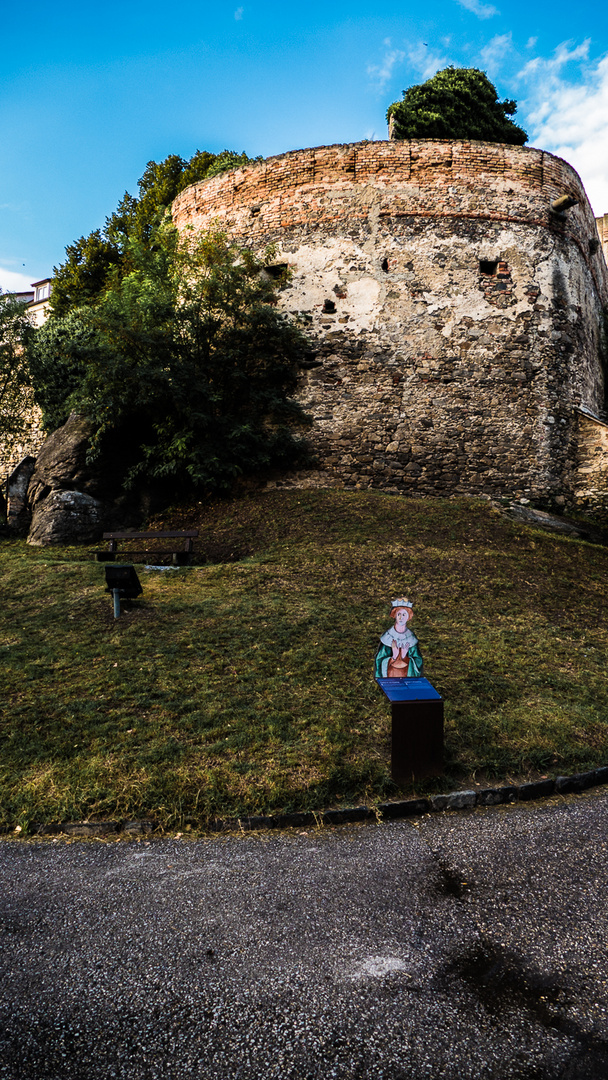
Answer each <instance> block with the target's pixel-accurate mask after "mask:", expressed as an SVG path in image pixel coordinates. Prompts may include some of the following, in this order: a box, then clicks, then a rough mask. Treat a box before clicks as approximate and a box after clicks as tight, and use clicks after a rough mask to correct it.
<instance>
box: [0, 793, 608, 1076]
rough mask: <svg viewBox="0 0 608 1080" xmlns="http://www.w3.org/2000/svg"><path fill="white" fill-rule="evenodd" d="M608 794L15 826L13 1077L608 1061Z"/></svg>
mask: <svg viewBox="0 0 608 1080" xmlns="http://www.w3.org/2000/svg"><path fill="white" fill-rule="evenodd" d="M607 836H608V795H607V794H605V793H600V794H597V793H596V794H590V795H587V796H585V797H579V798H572V799H569V800H563V801H560V802H558V801H557V800H554V801H552V802H549V803H546V804H544V805H535V806H531V805H529V804H527V805H525V806H524V805H519V806H514V807H504V808H495V809H492V810H484V811H471V812H467V813H461V814H449V815H435V816H428V817H426V818H423V819H420V820H419V821H418V822H416V823H412V822H398V823H393V824H386V825H380V826H376V825H365V826H360V827H349V828H340V829H336V830H329V829H326V830H322V831H321V832H318V833H316V832H308V833H305V834H298V833H294V834H290V835H287V834H282V835H273V834H266V835H263V836H262V835H260V836H247V837H242V838H239V837H237V838H213V839H208V840H199V841H196V842H188V841H185V840H162V841H152V842H149V843H148V842H145V841H143V840H142V841H139V842H135V841H130V842H125V841H120V842H111V843H93V842H88V843H81V842H77V843H65V842H59V843H51V842H45V843H33V844H32V843H27V844H24V843H17V842H10V841H9V842H4V843H2V844H0V890H1V900H0V923H1V935H2V936H1V939H0V940H1V943H2V961H1V968H0V1077H2V1078H3V1080H4V1078H10V1080H13V1078H23V1080H56V1078H57V1080H59V1078H61V1080H74V1078H77V1080H109V1078H114V1077H117V1078H121V1080H122V1078H125V1080H140V1078H141V1080H144V1078H145V1080H152V1078H158V1080H161V1078H162V1080H182V1078H186V1077H196V1078H201V1080H228V1078H230V1080H253V1078H256V1080H267V1078H268V1080H269V1078H276V1080H329V1078H337V1080H380V1078H385V1080H422V1078H425V1080H427V1078H431V1080H437V1078H446V1080H477V1078H484V1080H486V1078H487V1080H505V1078H507V1077H518V1078H520V1080H554V1078H558V1077H559V1078H564V1080H606V1078H607V1077H608V1015H607V1007H608V992H607V972H608V963H607V939H608V904H607V901H608V888H607V886H608V860H607V858H606V853H607V839H606V838H607Z"/></svg>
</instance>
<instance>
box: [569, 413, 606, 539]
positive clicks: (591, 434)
mask: <svg viewBox="0 0 608 1080" xmlns="http://www.w3.org/2000/svg"><path fill="white" fill-rule="evenodd" d="M578 424H579V437H578V451H579V457H578V468H577V487H576V491H575V499H576V503H577V505H578V506H579V507H581V508H583V509H585V510H589V511H591V512H592V513H596V514H597V513H599V514H601V516H602V517H605V518H606V519H607V520H608V424H607V423H603V422H602V421H600V420H598V419H597V417H595V416H589V415H588V414H586V413H583V412H581V413H580V414H579V417H578Z"/></svg>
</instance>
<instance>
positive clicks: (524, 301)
mask: <svg viewBox="0 0 608 1080" xmlns="http://www.w3.org/2000/svg"><path fill="white" fill-rule="evenodd" d="M564 194H570V195H573V196H574V197H575V198H576V199H577V200H578V202H577V205H576V206H575V207H573V209H571V210H569V211H568V212H566V213H562V214H559V213H556V212H554V211H553V210H552V209H551V203H552V202H553V201H554V200H555V199H557V198H558V197H560V196H561V195H564ZM173 218H174V221H175V223H176V225H177V227H178V228H179V229H180V230H185V229H187V228H188V227H190V226H192V227H193V228H195V229H202V228H206V227H208V226H209V225H211V224H212V223H214V222H216V223H218V224H219V225H221V226H222V227H224V228H225V229H226V230H227V231H228V232H229V233H230V234H231V235H232V236H233V237H235V238H236V239H237V240H239V241H241V242H244V243H247V244H249V245H250V246H252V247H254V248H256V249H257V250H260V249H262V248H263V247H264V246H265V245H266V244H268V243H273V244H275V245H276V255H275V264H276V265H277V266H280V265H282V264H287V265H288V266H289V267H290V269H291V272H292V277H291V281H290V282H289V284H288V285H287V287H286V288H285V289H284V290H283V291H282V293H281V304H282V306H283V308H284V310H285V311H286V312H288V313H289V314H290V316H291V317H292V318H294V319H295V320H297V321H298V322H300V323H301V325H302V326H304V327H305V328H306V330H307V332H308V333H309V335H310V338H311V350H312V353H313V354H314V358H312V359H311V366H310V368H309V369H308V370H307V371H306V372H304V373H303V376H302V385H301V390H300V396H301V400H302V402H303V403H304V405H305V406H306V408H307V409H308V411H309V412H310V413H311V415H312V416H313V419H314V424H313V429H312V435H311V438H312V441H313V444H314V446H315V448H316V449H317V450H318V452H319V455H320V459H321V461H322V462H323V464H324V467H325V469H326V470H327V471H328V473H329V474H330V476H331V477H332V478H333V479H338V480H339V481H341V482H343V483H346V484H348V485H354V486H364V487H365V486H370V487H371V486H374V487H385V488H393V489H394V488H396V489H398V490H404V491H415V492H416V493H428V494H446V493H452V492H454V493H470V494H479V493H487V494H498V493H501V494H503V493H508V494H510V495H516V496H517V495H520V496H524V495H525V496H527V497H533V498H547V497H549V498H555V499H556V501H557V502H558V504H560V503H561V504H564V503H566V502H569V501H571V500H572V499H573V498H574V493H575V491H576V489H577V470H578V469H579V467H580V460H579V454H578V442H577V440H578V432H579V425H578V413H577V409H578V407H580V406H582V407H583V408H585V409H586V410H588V411H590V412H592V413H594V414H599V415H602V414H603V410H604V396H605V388H604V376H603V365H602V356H601V353H602V319H603V310H604V308H605V307H606V304H607V300H608V283H607V280H606V266H605V262H604V259H603V255H602V251H601V248H599V247H598V244H597V228H596V224H595V220H594V217H593V213H592V211H591V208H590V207H589V204H588V202H587V199H586V196H585V192H584V190H583V187H582V184H581V182H580V179H579V178H578V176H577V174H576V173H575V172H574V170H573V169H572V168H570V166H569V165H567V164H566V163H565V162H564V161H562V160H561V159H559V158H556V157H554V156H552V155H551V154H547V153H544V152H543V151H540V150H535V149H530V148H521V147H512V146H506V145H502V144H484V143H474V142H472V143H466V142H451V141H407V140H406V141H401V142H381V143H359V144H354V145H347V146H330V147H319V148H316V149H310V150H301V151H294V152H292V153H289V154H285V155H282V156H280V157H276V158H270V159H268V160H267V161H265V162H262V163H259V164H256V165H250V166H247V167H245V168H243V169H238V170H235V171H233V172H231V173H228V174H224V175H221V176H218V177H215V178H213V179H211V180H208V181H205V182H203V183H200V184H194V185H192V186H191V187H189V188H187V189H186V190H185V191H184V192H182V193H181V194H180V195H179V196H178V198H177V199H176V200H175V202H174V204H173Z"/></svg>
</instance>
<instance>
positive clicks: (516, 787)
mask: <svg viewBox="0 0 608 1080" xmlns="http://www.w3.org/2000/svg"><path fill="white" fill-rule="evenodd" d="M603 784H608V765H602V766H600V767H599V768H597V769H590V770H589V772H583V773H574V774H573V775H572V776H558V777H556V778H555V779H547V780H532V781H529V782H527V783H525V784H505V785H503V786H502V787H495V788H481V789H480V790H479V791H472V790H468V791H451V792H448V793H446V794H445V795H431V796H430V797H429V798H422V799H402V800H395V801H394V802H384V803H379V804H378V805H377V806H376V807H374V806H345V807H344V808H343V809H339V810H338V809H333V810H317V811H315V810H307V811H302V812H299V813H294V814H276V815H271V814H268V815H266V814H259V815H252V816H250V817H243V818H218V819H217V820H216V821H214V822H213V823H212V824H211V825H209V826H208V829H207V830H206V831H208V832H239V831H240V832H255V831H259V830H261V829H297V828H320V827H322V826H324V825H347V824H349V823H351V822H357V821H373V820H374V819H375V820H376V821H392V820H395V819H397V818H406V817H419V816H420V815H422V814H429V813H442V812H443V811H446V810H452V811H456V810H473V809H474V808H475V807H477V806H480V807H481V806H485V807H488V806H505V805H507V804H509V803H511V804H512V803H515V802H529V801H530V800H532V799H545V798H547V797H548V796H550V795H569V794H577V793H579V792H582V791H587V790H588V789H589V788H592V787H599V786H601V785H603ZM155 829H156V824H155V822H154V821H153V820H152V819H150V818H146V819H144V820H141V821H65V822H56V823H52V824H49V825H38V826H37V827H35V829H34V834H35V835H37V836H59V835H64V836H83V837H86V836H109V835H112V834H113V835H119V834H124V833H127V834H130V835H133V836H136V835H142V834H143V835H148V834H150V833H152V832H154V831H155ZM9 831H10V830H5V835H6V833H7V832H9ZM13 831H16V830H13ZM19 831H20V830H19Z"/></svg>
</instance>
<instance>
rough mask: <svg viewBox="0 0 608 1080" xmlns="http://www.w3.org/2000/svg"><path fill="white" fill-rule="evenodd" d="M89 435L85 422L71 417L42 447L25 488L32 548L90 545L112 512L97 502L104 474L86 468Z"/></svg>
mask: <svg viewBox="0 0 608 1080" xmlns="http://www.w3.org/2000/svg"><path fill="white" fill-rule="evenodd" d="M91 432H92V427H91V424H90V422H89V421H88V420H87V419H86V417H84V416H80V415H78V413H72V415H71V416H70V417H69V418H68V420H67V421H66V423H65V424H64V425H63V426H62V427H60V428H58V429H57V431H54V432H53V433H52V435H49V437H48V439H46V440H45V441H44V443H43V444H42V447H41V449H40V453H39V455H38V457H37V459H36V464H35V467H34V470H33V472H32V475H31V478H30V481H29V484H28V486H27V496H26V507H25V510H24V512H25V513H27V514H28V515H29V516H31V526H30V531H29V535H28V538H27V539H28V544H37V545H41V546H44V545H46V544H72V543H83V542H87V541H88V542H90V541H93V540H96V539H97V538H98V537H99V536H100V534H101V533H102V531H103V528H104V525H105V524H106V520H107V518H108V513H109V508H108V506H107V504H106V503H105V501H103V500H102V499H101V498H99V495H100V491H101V487H102V482H101V478H100V475H99V474H98V472H96V470H94V469H92V468H91V466H90V465H89V464H87V450H88V448H89V444H90V438H91Z"/></svg>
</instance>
